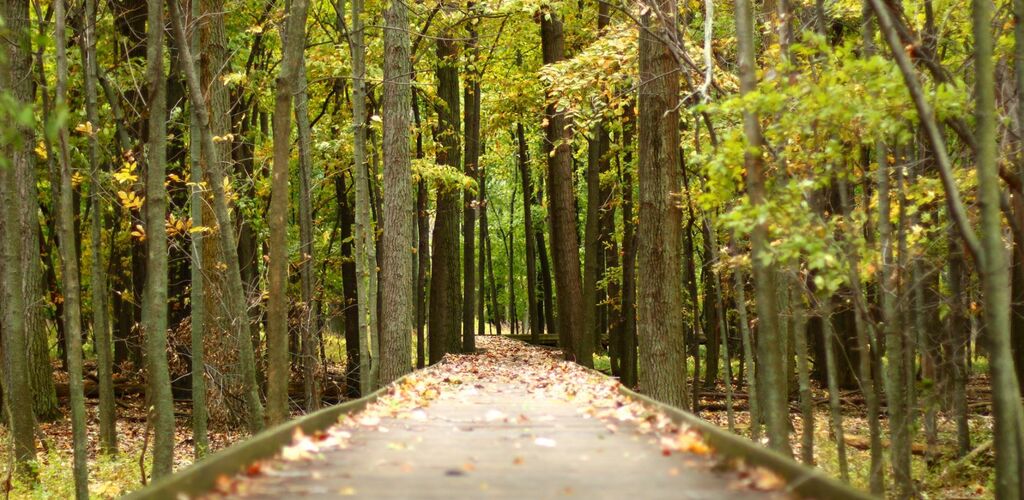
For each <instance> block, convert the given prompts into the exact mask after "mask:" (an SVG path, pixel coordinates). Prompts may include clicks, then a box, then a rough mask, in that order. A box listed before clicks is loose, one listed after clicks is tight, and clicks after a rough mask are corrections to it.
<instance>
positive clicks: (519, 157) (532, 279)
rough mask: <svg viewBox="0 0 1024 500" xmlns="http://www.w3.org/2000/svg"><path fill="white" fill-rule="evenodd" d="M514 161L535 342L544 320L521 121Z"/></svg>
mask: <svg viewBox="0 0 1024 500" xmlns="http://www.w3.org/2000/svg"><path fill="white" fill-rule="evenodd" d="M516 147H517V148H516V152H517V154H516V162H517V163H518V165H519V177H520V180H521V181H522V183H523V234H524V235H525V239H526V310H527V315H528V316H529V320H530V338H531V339H532V340H533V341H534V342H537V341H538V340H540V335H541V334H542V333H543V331H542V330H543V326H541V325H543V324H544V320H543V318H541V317H540V311H538V308H537V241H536V239H535V238H534V237H533V234H534V232H535V231H536V230H535V229H534V228H533V181H531V179H530V170H531V169H530V159H529V157H528V154H527V151H528V148H527V146H526V131H525V130H524V128H523V124H522V123H517V124H516Z"/></svg>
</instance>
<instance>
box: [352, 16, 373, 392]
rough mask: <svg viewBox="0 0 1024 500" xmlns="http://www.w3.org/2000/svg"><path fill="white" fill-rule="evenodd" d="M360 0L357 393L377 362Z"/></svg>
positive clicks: (355, 89)
mask: <svg viewBox="0 0 1024 500" xmlns="http://www.w3.org/2000/svg"><path fill="white" fill-rule="evenodd" d="M362 14H363V0H352V30H351V31H350V32H349V39H348V41H349V48H350V49H351V52H352V122H353V123H352V133H353V135H354V136H355V139H354V142H353V148H352V164H353V171H354V172H355V173H354V174H353V176H352V182H353V183H354V184H355V189H356V195H355V203H356V206H355V225H354V226H353V230H352V232H353V233H354V235H355V254H356V255H355V256H356V275H357V279H358V281H359V286H358V287H357V292H358V295H359V297H358V299H357V306H358V312H359V385H360V394H369V393H370V392H372V391H373V390H374V389H375V388H376V386H377V381H376V380H375V379H374V377H373V372H374V371H375V370H374V369H373V368H374V366H375V365H376V364H377V363H378V362H379V361H378V360H377V359H376V358H371V357H370V342H371V340H372V341H373V342H374V343H376V335H375V332H377V254H376V251H375V249H374V246H375V243H374V240H375V238H374V234H375V229H374V227H373V218H372V217H371V214H370V179H369V176H368V175H367V170H366V168H367V165H366V129H367V126H366V63H365V58H366V45H365V44H364V42H363V40H364V33H363V22H362Z"/></svg>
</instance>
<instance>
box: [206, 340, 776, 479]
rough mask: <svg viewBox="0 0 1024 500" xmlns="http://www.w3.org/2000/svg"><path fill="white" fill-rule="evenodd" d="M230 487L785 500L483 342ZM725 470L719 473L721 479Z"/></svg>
mask: <svg viewBox="0 0 1024 500" xmlns="http://www.w3.org/2000/svg"><path fill="white" fill-rule="evenodd" d="M479 343H480V345H481V346H482V353H480V354H477V355H473V356H458V357H453V358H451V359H449V360H448V361H447V362H446V363H444V364H442V365H440V366H438V367H434V368H430V369H428V370H425V371H423V372H421V373H418V374H415V375H413V376H412V377H411V378H409V379H407V381H406V382H405V383H404V384H402V385H401V386H400V387H398V388H397V389H396V391H394V392H393V393H392V394H390V395H389V396H387V397H385V398H383V399H382V400H380V401H379V402H378V403H376V404H374V405H373V406H372V407H370V408H368V409H367V410H366V411H364V412H363V413H360V414H357V415H355V416H353V417H350V418H347V419H345V420H343V421H342V422H341V423H339V424H338V425H336V426H334V427H333V428H331V429H329V431H328V432H327V433H325V434H324V435H322V436H313V437H304V438H300V439H298V440H297V441H296V443H295V444H293V445H292V446H290V447H288V448H286V449H285V450H284V452H283V453H282V456H281V457H280V458H278V459H275V460H272V461H268V462H264V463H262V464H260V465H258V466H253V467H250V473H251V474H250V475H249V476H248V477H240V478H236V479H234V480H232V481H222V484H221V485H220V489H221V495H218V496H224V497H229V498H268V499H269V498H327V497H338V496H357V497H365V498H438V499H441V498H563V497H579V498H588V499H589V498H628V497H635V498H644V499H647V498H677V499H678V498H783V497H784V495H783V494H782V493H780V492H765V491H759V490H762V489H769V487H770V486H780V484H779V483H777V482H775V481H774V477H773V476H771V475H770V474H766V473H763V472H761V471H755V472H754V473H749V471H748V473H746V474H741V473H739V472H736V471H732V470H725V469H724V468H721V467H716V464H717V462H718V461H717V460H716V458H715V457H714V456H713V455H712V454H710V453H709V450H708V449H707V448H706V447H705V446H704V445H703V443H702V441H700V439H699V438H698V437H697V436H696V435H695V434H692V433H689V432H686V431H680V430H678V429H676V428H675V426H674V425H673V424H671V423H670V422H669V421H668V420H667V419H665V418H664V417H663V416H661V415H658V414H654V413H650V412H649V411H648V410H646V409H645V408H643V407H641V406H640V405H638V404H635V403H632V402H630V401H628V400H625V399H623V398H622V397H621V396H619V395H618V393H617V392H616V391H615V387H614V383H613V382H611V381H609V379H607V378H604V377H601V376H598V375H596V374H594V373H592V372H589V371H586V370H584V369H582V368H579V367H576V366H574V365H572V364H569V363H564V362H561V361H558V360H557V359H556V358H555V354H554V353H553V352H552V351H548V350H543V349H539V348H535V347H526V346H523V345H522V344H520V343H515V342H513V341H510V340H507V339H496V338H484V339H481V340H480V341H479ZM717 469H723V470H717Z"/></svg>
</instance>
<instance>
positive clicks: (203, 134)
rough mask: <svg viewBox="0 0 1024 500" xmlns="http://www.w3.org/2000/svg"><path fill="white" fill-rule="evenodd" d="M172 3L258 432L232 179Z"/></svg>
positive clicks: (251, 419)
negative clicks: (231, 202) (230, 203)
mask: <svg viewBox="0 0 1024 500" xmlns="http://www.w3.org/2000/svg"><path fill="white" fill-rule="evenodd" d="M168 3H169V4H170V7H171V15H170V17H171V24H172V25H173V29H174V38H175V41H176V42H177V45H178V52H179V55H180V56H181V60H182V66H183V71H184V72H185V76H186V79H187V81H188V88H189V97H190V99H191V103H192V110H193V112H195V113H196V114H197V115H198V118H199V131H200V138H201V143H202V152H203V159H205V160H206V166H207V170H208V171H209V174H210V187H211V188H212V190H213V209H214V214H215V216H216V220H217V233H218V235H219V238H218V241H219V243H220V251H221V254H222V257H223V259H224V264H225V265H226V267H227V272H226V274H227V277H226V278H227V279H226V283H225V285H226V286H225V287H224V291H225V292H226V297H225V298H226V299H227V300H226V302H227V306H228V313H229V321H228V324H229V325H230V326H231V332H232V333H233V334H234V337H235V341H236V342H237V344H236V345H237V349H238V359H239V373H240V375H241V377H240V378H241V385H242V396H243V399H244V401H245V407H246V416H245V419H246V423H247V426H248V429H249V432H250V433H252V434H255V433H257V432H259V431H260V430H261V429H262V428H263V404H262V403H261V402H260V397H259V387H258V386H257V384H256V359H255V354H254V353H253V346H252V340H251V338H250V332H249V317H248V313H247V309H246V304H245V290H244V288H243V287H242V275H241V273H240V271H239V267H238V253H237V252H236V241H237V240H236V235H235V227H234V224H233V222H232V217H231V213H230V212H229V211H228V199H227V193H226V186H227V184H228V180H227V178H226V177H225V173H224V166H223V165H222V164H221V162H220V161H221V160H220V158H219V152H218V150H217V147H216V144H215V143H214V141H213V133H212V131H211V128H210V113H209V111H208V110H207V109H206V105H205V103H203V98H202V97H203V93H202V87H201V86H200V83H199V77H198V75H197V74H196V71H195V62H194V59H193V58H192V51H191V47H190V46H189V43H188V38H187V37H186V35H185V28H184V24H183V19H182V15H181V8H180V7H179V6H178V4H177V2H175V1H174V0H171V1H169V2H168Z"/></svg>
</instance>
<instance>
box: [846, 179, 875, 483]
mask: <svg viewBox="0 0 1024 500" xmlns="http://www.w3.org/2000/svg"><path fill="white" fill-rule="evenodd" d="M839 199H840V206H841V207H842V208H841V210H842V213H843V216H844V217H850V214H851V206H850V200H849V193H848V189H847V186H846V182H845V181H842V180H840V181H839ZM844 246H845V249H844V250H845V253H846V260H847V265H848V267H849V269H848V273H849V277H850V287H851V292H852V294H853V307H854V317H853V318H854V329H855V330H856V332H857V350H858V351H859V352H860V355H859V360H860V365H859V366H858V372H859V378H860V390H861V392H862V393H863V394H864V403H865V406H866V407H867V408H866V409H867V420H868V432H869V433H870V440H871V465H870V470H869V472H868V477H869V479H868V482H869V484H870V491H871V493H872V494H874V495H882V494H883V493H884V492H885V475H884V472H885V471H884V467H885V464H884V462H883V457H882V430H881V425H880V424H879V415H880V410H879V401H878V392H877V389H876V387H877V385H876V383H875V376H874V369H875V367H874V366H873V365H874V364H875V363H874V359H875V357H876V356H877V353H876V352H875V346H877V345H878V342H877V341H876V338H875V335H872V334H870V333H869V332H868V327H869V325H868V321H869V320H868V318H867V317H866V315H867V312H866V311H867V306H866V305H865V304H864V292H863V291H862V288H861V281H860V269H859V267H860V264H859V261H858V255H857V249H856V248H855V247H854V245H853V243H852V242H851V241H849V240H846V241H845V242H844Z"/></svg>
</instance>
